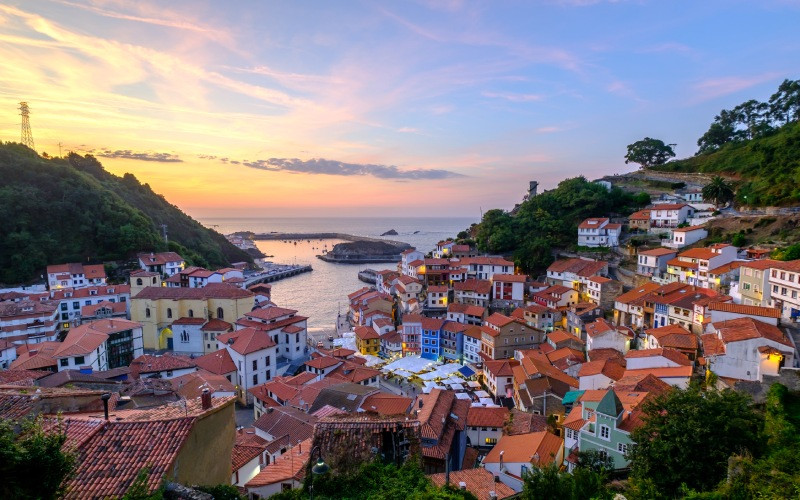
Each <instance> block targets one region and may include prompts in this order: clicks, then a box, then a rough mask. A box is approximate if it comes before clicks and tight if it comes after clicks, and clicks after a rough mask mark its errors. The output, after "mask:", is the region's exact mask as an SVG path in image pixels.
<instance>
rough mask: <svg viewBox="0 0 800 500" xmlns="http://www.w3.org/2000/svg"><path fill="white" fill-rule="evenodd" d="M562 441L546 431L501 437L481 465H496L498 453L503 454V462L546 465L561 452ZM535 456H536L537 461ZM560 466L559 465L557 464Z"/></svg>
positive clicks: (498, 457)
mask: <svg viewBox="0 0 800 500" xmlns="http://www.w3.org/2000/svg"><path fill="white" fill-rule="evenodd" d="M563 446H564V440H563V439H561V438H560V437H558V436H556V435H555V434H551V433H549V432H547V431H542V432H531V433H530V434H517V435H514V436H503V437H501V438H500V440H499V441H498V442H497V444H496V445H495V446H494V448H492V450H491V451H490V452H489V454H488V455H486V458H485V459H484V460H483V463H498V462H499V461H500V452H501V451H502V452H503V462H505V463H507V464H508V463H523V464H530V463H534V464H536V465H546V464H550V463H553V462H554V461H555V457H556V455H557V454H558V453H559V452H560V451H562V448H563ZM535 455H538V461H537V460H536V457H535ZM559 465H560V464H559Z"/></svg>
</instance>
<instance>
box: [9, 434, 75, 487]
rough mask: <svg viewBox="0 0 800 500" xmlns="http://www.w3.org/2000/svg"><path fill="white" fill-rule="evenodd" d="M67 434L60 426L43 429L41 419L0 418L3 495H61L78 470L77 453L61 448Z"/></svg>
mask: <svg viewBox="0 0 800 500" xmlns="http://www.w3.org/2000/svg"><path fill="white" fill-rule="evenodd" d="M66 439H67V436H66V434H65V433H64V430H63V428H61V427H60V423H59V425H58V426H57V427H56V429H55V430H54V431H52V432H45V431H44V430H43V429H42V421H41V419H35V420H30V421H26V422H23V423H22V424H21V432H20V433H19V434H16V433H15V432H14V427H13V423H12V422H11V421H8V420H2V421H0V498H38V499H52V498H60V497H61V496H62V495H63V493H64V484H65V483H66V480H67V479H68V478H69V477H71V476H72V474H73V472H74V470H75V460H76V459H75V455H74V454H73V453H70V452H66V451H63V450H62V446H63V445H64V442H65V441H66Z"/></svg>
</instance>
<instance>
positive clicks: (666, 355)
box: [625, 347, 694, 370]
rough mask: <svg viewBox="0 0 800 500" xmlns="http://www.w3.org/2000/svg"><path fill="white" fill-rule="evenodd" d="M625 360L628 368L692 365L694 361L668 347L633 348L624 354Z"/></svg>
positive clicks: (640, 368)
mask: <svg viewBox="0 0 800 500" xmlns="http://www.w3.org/2000/svg"><path fill="white" fill-rule="evenodd" d="M625 361H626V367H627V368H628V370H642V369H646V368H673V367H678V366H690V367H691V366H694V362H693V361H692V360H690V359H689V358H688V357H686V355H685V354H683V353H682V352H680V351H676V350H675V349H670V348H668V347H660V348H658V349H634V350H632V351H628V353H627V354H625Z"/></svg>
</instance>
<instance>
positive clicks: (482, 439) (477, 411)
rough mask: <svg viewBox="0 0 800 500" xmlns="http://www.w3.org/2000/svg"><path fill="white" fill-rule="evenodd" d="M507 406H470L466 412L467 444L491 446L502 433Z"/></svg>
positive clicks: (477, 446)
mask: <svg viewBox="0 0 800 500" xmlns="http://www.w3.org/2000/svg"><path fill="white" fill-rule="evenodd" d="M508 415H509V411H508V408H505V407H502V406H501V407H499V408H486V407H482V406H472V407H470V408H469V411H468V412H467V446H473V447H475V448H487V449H488V448H491V447H493V446H494V445H495V444H497V441H498V440H499V439H500V437H502V435H503V428H504V427H505V425H506V423H507V421H508Z"/></svg>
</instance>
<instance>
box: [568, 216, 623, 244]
mask: <svg viewBox="0 0 800 500" xmlns="http://www.w3.org/2000/svg"><path fill="white" fill-rule="evenodd" d="M621 232H622V224H612V223H611V222H609V220H608V218H606V217H591V218H589V219H586V220H584V221H583V222H581V223H580V224H578V246H579V247H591V248H596V247H616V246H619V235H620V233H621Z"/></svg>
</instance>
